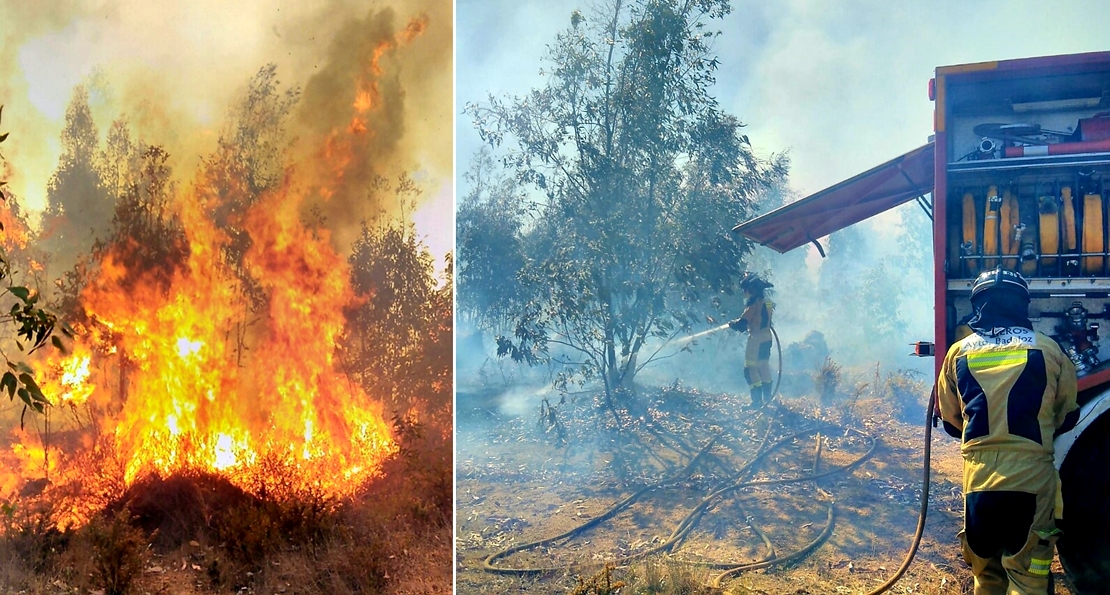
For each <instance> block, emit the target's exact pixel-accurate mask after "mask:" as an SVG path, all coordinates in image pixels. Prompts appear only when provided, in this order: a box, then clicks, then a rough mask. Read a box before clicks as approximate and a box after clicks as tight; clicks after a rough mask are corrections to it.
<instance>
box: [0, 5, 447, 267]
mask: <svg viewBox="0 0 1110 595" xmlns="http://www.w3.org/2000/svg"><path fill="white" fill-rule="evenodd" d="M452 20H453V17H452V8H451V5H450V3H444V2H433V1H425V2H403V3H402V2H397V3H388V2H386V3H376V4H374V5H373V6H370V7H367V5H366V4H365V3H362V2H356V1H353V0H352V1H348V0H331V1H322V2H309V3H293V4H290V3H284V2H277V1H255V2H246V3H232V4H228V3H223V2H215V1H210V2H209V1H206V2H189V3H158V4H151V3H146V2H140V1H131V0H118V1H109V2H44V3H24V2H12V1H5V2H0V72H2V73H5V74H4V76H3V79H4V80H3V83H2V84H0V103H2V104H4V105H5V109H4V116H5V118H4V128H5V131H7V132H10V133H11V140H10V141H9V142H8V143H6V145H5V157H6V158H7V161H8V162H9V164H10V166H11V168H12V173H11V176H9V182H10V188H11V190H12V192H13V193H14V194H15V195H16V196H18V197H20V199H21V200H22V201H24V202H25V203H26V205H27V208H28V210H30V211H31V212H32V213H35V212H37V211H41V210H42V209H44V208H45V206H46V180H48V179H49V178H50V176H51V175H52V173H53V172H54V171H55V169H56V167H57V165H58V160H59V157H61V156H62V154H63V152H64V149H63V147H62V146H61V145H60V144H59V132H60V130H61V129H62V127H63V124H64V120H65V112H66V109H67V106H68V105H69V104H70V102H71V99H72V97H73V95H74V92H75V89H76V88H78V87H79V86H84V87H85V88H86V90H87V92H88V94H89V102H88V103H89V109H90V113H91V116H92V118H93V120H94V122H95V124H96V128H97V130H98V132H99V135H100V137H101V138H103V137H104V136H105V134H106V132H107V131H108V130H109V128H110V124H111V123H112V122H113V121H115V120H116V119H118V118H121V117H122V118H125V119H126V120H127V122H128V125H129V127H130V130H131V133H132V134H133V135H134V136H135V137H136V138H138V139H141V140H142V141H143V142H144V143H146V144H150V145H161V146H163V147H165V148H166V149H167V151H168V153H169V155H170V161H169V164H170V166H171V167H172V168H173V169H174V171H176V172H192V171H195V169H196V166H197V165H198V164H199V161H200V159H201V156H203V155H207V154H210V153H211V152H212V151H213V149H214V148H215V144H216V141H217V139H218V138H219V137H220V135H221V133H223V132H225V131H224V130H223V129H222V126H223V125H224V123H225V122H226V120H227V116H228V113H229V110H230V109H231V106H232V105H233V103H234V102H235V101H236V98H238V97H240V96H242V94H243V93H244V92H245V90H246V88H247V84H248V81H249V80H250V79H251V77H252V76H253V75H254V74H255V73H256V72H258V70H259V69H260V68H262V67H264V66H265V65H267V64H274V65H276V70H277V78H278V80H279V82H280V84H281V85H282V88H284V89H289V88H299V89H301V90H302V91H303V93H302V101H301V103H300V104H299V105H298V107H297V109H296V111H295V112H294V113H293V117H292V118H291V120H290V122H289V128H288V133H289V134H288V139H286V140H287V141H290V142H293V143H294V144H293V151H294V154H296V151H297V150H300V151H302V152H311V151H316V150H318V149H317V148H316V147H319V146H321V144H324V145H326V144H327V143H328V141H329V135H335V136H339V135H340V134H342V133H343V132H345V131H346V130H347V129H349V128H350V127H351V124H352V115H351V114H352V106H353V105H355V104H356V102H357V101H358V97H357V93H358V92H359V91H362V90H369V89H373V90H374V91H375V92H376V93H377V96H376V98H375V99H376V101H377V102H378V103H377V104H375V105H373V106H372V107H373V108H374V109H376V110H378V111H379V112H380V113H383V114H386V115H387V116H388V117H384V118H383V117H376V118H373V119H369V118H368V119H367V120H366V125H367V129H366V130H365V133H364V134H361V135H359V136H358V138H357V139H354V140H350V141H349V144H350V146H349V147H344V148H346V149H349V150H350V152H351V154H352V157H351V161H350V162H349V164H347V166H346V167H345V168H343V170H342V171H334V170H333V171H328V172H299V173H301V174H309V176H314V177H315V178H316V179H327V180H328V181H329V184H331V185H332V186H334V189H333V190H332V192H333V193H332V194H331V195H330V196H317V198H316V200H314V201H310V202H309V203H308V204H306V209H310V208H312V206H313V204H315V205H316V206H317V207H318V208H319V209H320V211H321V212H322V214H323V215H324V216H325V217H326V221H327V223H328V225H330V226H331V227H332V230H333V232H334V233H333V238H334V239H335V241H336V243H337V245H346V244H349V242H350V241H351V240H353V239H354V237H355V236H356V234H357V231H358V223H359V222H360V221H361V220H363V219H368V218H374V217H376V216H377V215H379V214H380V213H382V212H385V213H386V214H388V215H393V216H395V215H397V214H398V212H399V205H398V204H397V201H396V200H392V199H391V200H385V201H381V200H377V198H378V197H375V196H368V194H367V193H366V192H365V190H364V188H365V183H366V181H367V178H368V176H371V175H377V176H382V177H383V178H386V179H390V180H396V179H397V178H398V176H400V175H401V174H402V173H408V174H410V175H411V176H412V177H413V178H414V179H415V180H416V182H417V185H418V187H419V189H420V192H419V193H417V194H414V196H413V199H414V200H415V201H416V202H415V204H414V205H410V210H412V209H414V208H419V207H420V206H421V204H422V203H423V202H426V201H428V200H429V199H431V198H433V197H435V196H437V195H439V194H442V192H443V189H444V188H450V186H451V184H452V180H451V176H452V146H451V143H450V142H448V141H447V140H445V139H448V138H449V134H450V133H449V131H450V130H451V122H452V115H451V97H452V95H451V93H452V91H451V89H452V75H451V72H452V66H451V64H452V59H451V45H452V41H451V39H452V33H453V31H452V29H453V25H452ZM360 81H361V82H360ZM360 85H361V87H360ZM364 107H365V106H364ZM340 108H342V109H340ZM347 136H349V137H351V136H353V135H347ZM331 142H332V143H335V142H336V141H335V140H334V139H333V140H332V141H331ZM305 156H306V155H303V154H302V155H299V157H305ZM187 175H188V174H185V176H187ZM186 179H187V177H186ZM337 179H338V180H342V182H343V183H339V184H336V182H337ZM448 217H449V214H448V213H447V212H444V213H442V214H441V216H439V217H437V218H432V219H430V221H432V223H433V225H431V226H429V228H427V229H421V230H418V231H419V232H420V233H423V234H425V235H427V234H433V235H437V236H438V235H449V229H450V219H449V218H448ZM425 220H429V219H428V218H425Z"/></svg>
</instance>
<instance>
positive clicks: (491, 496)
mask: <svg viewBox="0 0 1110 595" xmlns="http://www.w3.org/2000/svg"><path fill="white" fill-rule="evenodd" d="M664 392H666V391H664ZM496 399H497V397H496V395H493V394H492V393H487V394H475V393H470V394H465V393H464V394H460V398H459V409H458V411H459V422H458V426H457V433H456V441H457V442H456V444H457V456H456V465H457V491H456V506H457V513H456V522H457V527H456V529H457V534H456V565H457V567H456V571H457V578H456V592H457V593H461V594H467V593H517V592H522V591H526V592H529V593H552V594H555V593H569V592H571V591H572V590H573V589H574V588H575V587H576V585H578V584H579V579H586V578H589V577H590V576H593V575H595V574H597V573H598V572H599V571H600V570H602V569H603V565H604V564H605V563H606V562H607V561H612V560H615V559H620V558H622V557H626V556H635V555H637V554H642V553H645V552H647V551H650V550H651V549H652V548H653V547H655V546H659V545H660V544H662V543H664V542H666V541H667V539H668V537H670V536H671V534H672V532H673V531H674V530H675V528H676V527H678V526H680V523H681V522H682V520H683V519H684V518H686V517H687V515H689V514H690V512H691V511H692V510H694V509H696V507H697V505H698V504H699V503H701V502H702V501H703V500H705V499H706V497H707V495H709V494H712V493H713V492H714V491H715V490H717V489H719V488H720V487H721V486H724V485H729V484H730V482H731V481H732V480H733V479H734V476H735V474H736V472H737V471H738V470H741V469H743V467H744V465H745V464H746V463H748V462H750V461H751V460H752V459H753V458H755V457H756V456H757V454H758V453H759V452H760V450H759V449H760V446H761V445H762V444H764V438H763V437H764V436H770V438H769V439H768V441H774V440H777V439H778V438H780V437H782V436H787V435H790V434H791V433H792V432H798V433H799V434H798V436H797V437H795V438H792V439H790V440H786V441H785V442H783V443H782V444H781V445H780V446H779V447H778V448H776V449H775V450H774V451H773V452H770V453H768V454H766V455H765V456H763V457H761V458H760V459H759V460H758V461H757V463H756V465H755V467H754V468H753V470H752V472H751V474H749V475H748V476H746V480H748V481H753V480H754V481H757V482H783V483H777V484H774V485H760V486H749V487H744V488H742V489H738V490H735V491H733V492H729V493H728V494H723V495H721V496H719V497H717V498H715V499H713V502H712V503H710V505H709V506H708V508H707V509H706V510H705V513H704V514H703V515H702V516H701V517H700V518H699V519H698V522H697V524H696V525H695V526H694V528H693V529H692V530H690V531H689V532H688V533H687V534H685V537H684V538H683V539H682V540H681V541H679V542H678V543H677V545H676V546H675V547H674V548H673V551H672V552H671V553H670V554H669V555H668V554H666V553H655V554H652V555H648V556H645V557H644V558H643V559H640V560H636V561H633V562H631V563H628V564H627V565H624V564H622V565H621V566H620V567H618V568H615V569H613V570H612V572H611V573H610V579H611V580H614V581H615V580H622V581H625V582H627V583H629V584H631V585H632V586H633V587H634V589H635V592H638V593H677V592H699V590H700V589H701V587H702V586H703V585H706V584H709V583H711V582H712V580H713V577H714V576H715V575H718V574H720V572H721V571H720V570H713V569H711V568H707V567H706V566H705V564H706V563H710V562H718V563H726V562H728V563H733V564H745V563H750V562H755V561H758V560H761V559H764V558H765V557H767V555H768V553H769V552H768V548H767V546H766V544H765V542H764V540H763V539H762V537H761V535H760V533H762V534H763V535H765V536H766V538H767V540H768V541H769V542H770V543H771V545H772V546H773V548H774V554H775V555H778V556H785V555H787V554H789V553H790V552H793V551H797V550H799V549H801V548H803V547H804V546H805V545H806V544H808V543H810V542H812V541H813V540H814V539H816V538H818V537H819V536H820V535H821V533H822V530H823V528H824V527H825V525H826V520H827V518H828V511H829V508H830V506H831V507H832V510H833V513H834V522H833V526H832V531H831V534H830V535H829V536H828V537H827V539H825V540H824V541H823V542H822V543H821V544H820V546H819V547H817V548H816V550H815V551H813V552H812V553H811V554H809V555H808V556H806V557H804V558H802V559H801V560H800V561H797V562H795V563H792V564H785V565H775V566H771V567H769V568H764V569H757V570H751V571H747V572H743V573H740V574H738V575H736V576H733V577H730V578H727V579H725V580H723V581H722V582H721V586H722V587H723V588H724V590H725V592H731V593H776V594H777V593H790V594H798V595H800V594H809V593H812V594H819V593H821V594H823V593H845V594H849V593H851V594H855V593H867V592H869V591H871V590H872V589H874V588H876V587H877V586H879V585H881V584H882V583H883V582H884V581H886V580H887V578H889V577H890V576H891V575H892V574H893V573H894V572H895V571H896V569H897V568H898V566H899V565H900V564H901V562H902V560H903V558H904V556H905V555H906V552H907V549H908V547H909V545H910V541H911V538H912V536H913V533H914V530H915V528H916V524H917V516H918V510H919V507H920V488H921V463H922V441H923V436H924V429H923V428H922V427H920V426H919V425H911V424H907V423H903V422H900V421H896V420H894V419H892V418H891V417H889V416H887V417H885V418H884V417H882V415H881V414H879V415H877V416H874V417H870V418H868V417H857V416H854V415H852V414H851V411H850V408H840V409H836V408H827V409H823V408H820V407H818V406H817V405H815V404H813V403H807V402H806V401H803V400H796V401H788V402H786V404H785V405H784V406H782V407H781V408H779V409H769V410H768V411H766V412H765V414H764V415H753V414H751V413H748V412H744V411H743V410H742V409H741V407H740V403H737V402H735V399H734V398H733V397H730V396H728V395H705V394H699V393H697V392H696V391H691V392H688V393H681V391H679V392H675V391H672V392H670V393H667V394H651V395H648V396H647V397H644V396H641V399H642V400H645V401H647V403H648V404H647V405H646V406H645V407H644V410H643V411H638V412H631V413H632V415H630V416H629V417H628V419H627V420H625V422H624V423H625V424H626V425H625V426H624V427H623V428H622V427H621V422H617V421H615V420H612V419H607V417H606V415H608V414H607V413H605V412H601V414H600V415H594V412H595V411H596V410H595V409H594V407H595V404H594V403H593V401H592V399H589V398H583V399H579V400H578V401H576V402H568V403H566V404H563V405H561V406H559V407H558V410H557V411H556V414H557V416H558V418H559V419H560V420H561V426H562V427H561V428H555V429H554V430H552V429H551V426H550V425H548V426H544V425H543V424H537V421H538V417H539V416H538V414H536V413H533V414H532V415H530V416H529V415H524V416H513V415H506V414H502V413H499V412H498V411H497V410H496V408H495V407H494V405H495V404H496ZM637 414H639V415H637ZM630 428H631V430H630ZM644 428H646V430H644V431H641V429H644ZM557 431H559V432H562V433H563V434H564V435H566V437H567V444H566V445H565V446H556V445H554V444H552V441H551V440H550V438H551V437H552V435H553V434H555V433H556V432H557ZM719 432H724V433H723V434H721V436H720V437H719V438H718V439H717V441H716V442H715V443H714V444H713V445H712V446H711V447H710V448H709V449H708V450H707V451H706V454H705V455H703V456H702V457H701V458H700V459H699V461H698V463H697V464H695V465H693V466H692V467H691V469H690V473H689V475H688V476H686V477H684V478H683V479H682V480H681V481H677V482H674V483H672V484H668V485H667V486H666V487H665V488H660V489H656V490H649V491H647V492H646V493H645V494H643V495H642V496H641V497H639V498H638V499H637V500H636V501H635V502H634V503H633V504H631V505H630V506H628V508H627V509H625V510H622V511H620V512H619V513H617V514H615V515H614V516H613V517H612V518H610V519H608V520H606V521H605V522H603V523H601V524H600V525H598V526H597V527H593V528H590V529H588V530H586V531H583V532H582V533H580V534H577V535H574V536H573V537H571V538H569V539H567V540H562V541H559V542H555V543H552V544H547V545H544V546H542V547H538V548H534V549H530V550H528V551H522V552H519V553H515V554H513V555H511V556H507V557H505V558H503V559H499V560H497V561H496V565H497V566H499V567H506V568H527V567H538V568H554V570H551V571H548V572H544V573H539V574H524V575H511V574H510V575H505V574H494V573H491V572H487V571H486V570H484V569H482V561H483V559H484V558H485V557H486V556H488V555H489V554H491V553H494V552H497V551H500V550H503V549H504V548H507V547H510V546H514V545H519V544H522V543H526V542H531V541H534V540H538V539H543V538H547V537H551V536H554V535H558V534H560V533H562V532H564V531H567V530H570V529H572V528H574V527H576V526H579V525H581V524H582V523H584V522H585V521H586V520H588V519H590V518H593V517H596V516H598V515H600V514H601V513H603V512H604V511H605V510H607V509H608V508H609V507H610V506H612V505H613V504H614V503H616V502H619V501H621V500H622V499H624V498H626V497H628V496H629V495H631V494H635V493H637V491H638V490H640V489H641V488H643V487H644V486H647V485H653V484H656V483H659V482H660V480H662V479H663V478H666V477H669V476H672V475H673V474H674V473H675V472H676V471H677V470H681V469H683V468H685V466H686V465H688V464H689V462H690V460H691V459H692V458H693V457H694V455H695V454H696V453H697V452H698V450H699V449H700V448H701V447H702V446H703V445H705V444H706V443H707V441H708V440H710V439H711V438H712V437H713V436H714V435H716V434H717V433H719ZM941 434H942V435H939V436H938V435H936V434H934V438H933V440H934V443H933V461H932V473H933V477H932V481H931V495H930V510H929V517H928V521H927V523H926V525H925V534H924V537H923V539H922V543H921V547H920V549H919V551H918V554H917V556H916V558H915V560H914V562H913V564H912V566H911V567H910V569H909V572H908V573H907V575H906V576H905V577H904V578H903V579H902V580H901V581H900V582H899V583H897V584H896V585H895V586H894V587H893V588H892V589H891V591H890V592H891V593H922V594H941V593H957V594H958V593H962V592H964V589H965V587H966V586H967V584H968V582H969V578H970V575H969V572H968V570H967V568H966V565H965V564H964V562H963V560H962V558H961V556H960V553H959V548H958V546H957V545H956V544H957V542H956V538H955V535H956V532H957V531H958V530H959V527H960V524H961V514H962V498H961V493H960V488H959V481H960V476H961V463H960V457H959V452H958V445H957V444H956V442H955V441H952V440H950V439H949V438H948V437H947V436H946V435H943V433H941ZM818 436H820V438H818ZM871 438H876V439H877V444H876V445H875V448H874V450H873V452H871V454H870V456H869V457H868V458H866V459H865V460H864V461H863V463H862V464H860V465H859V466H858V467H856V468H855V469H853V470H852V471H850V472H847V471H845V472H840V473H834V474H833V475H831V476H828V477H826V478H824V479H822V480H820V481H819V482H814V481H789V482H788V481H787V480H788V479H789V478H797V477H808V476H811V475H812V474H813V465H814V461H815V460H816V461H818V469H819V472H826V471H829V470H835V469H836V468H837V467H838V466H842V465H846V464H848V463H850V462H851V461H853V460H856V459H858V458H859V457H860V456H862V455H864V454H865V453H866V451H867V449H868V448H869V447H870V442H869V440H870V439H871ZM819 443H820V445H821V446H820V449H821V452H820V455H819V456H818V446H817V445H818V444H819ZM1054 570H1055V573H1056V574H1057V577H1056V579H1057V590H1056V592H1057V593H1059V594H1063V595H1068V594H1070V591H1069V590H1068V589H1067V586H1066V583H1065V582H1064V581H1063V580H1062V579H1063V577H1062V575H1061V574H1060V572H1061V571H1060V568H1059V564H1058V562H1057V563H1056V565H1055V568H1054ZM682 585H685V587H683V586H682ZM684 589H685V591H684ZM590 592H594V591H590ZM701 592H710V591H709V590H701Z"/></svg>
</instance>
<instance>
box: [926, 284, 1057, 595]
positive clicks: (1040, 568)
mask: <svg viewBox="0 0 1110 595" xmlns="http://www.w3.org/2000/svg"><path fill="white" fill-rule="evenodd" d="M971 304H972V309H973V313H972V316H971V318H970V319H969V320H968V321H967V324H968V326H969V327H970V329H971V334H970V335H968V336H967V337H965V338H963V339H960V340H958V341H956V342H955V343H954V344H953V345H952V347H951V348H950V349H949V350H948V354H947V355H946V356H945V358H944V363H943V364H942V365H941V369H940V376H939V377H938V378H937V385H936V391H937V406H938V408H939V413H940V417H941V419H942V420H943V422H944V429H945V431H946V432H948V433H949V434H950V435H952V436H953V437H956V438H961V440H962V443H961V445H960V453H961V454H962V455H963V459H964V477H963V490H964V527H963V530H962V531H960V533H959V537H960V542H961V544H962V546H963V554H964V559H965V560H967V562H968V564H970V565H971V571H972V574H973V575H974V577H975V595H994V594H998V595H1007V594H1027V595H1032V594H1045V593H1047V592H1048V588H1049V579H1050V572H1049V566H1050V565H1051V564H1052V556H1053V550H1054V547H1055V543H1056V540H1057V538H1058V537H1059V536H1060V534H1061V531H1060V530H1059V528H1058V527H1057V520H1058V519H1060V518H1062V517H1063V502H1062V500H1061V498H1060V487H1059V486H1060V478H1059V475H1058V474H1057V473H1056V468H1055V467H1054V466H1053V444H1052V440H1053V437H1054V436H1055V435H1057V434H1059V433H1061V432H1063V431H1066V430H1067V429H1070V427H1071V426H1074V425H1075V420H1076V419H1077V418H1078V411H1077V405H1076V401H1075V398H1076V373H1075V366H1074V364H1072V362H1071V360H1070V359H1068V357H1067V356H1066V355H1064V353H1063V351H1062V350H1061V349H1060V346H1059V345H1058V344H1057V343H1056V341H1054V340H1053V339H1052V338H1051V337H1049V336H1048V335H1045V334H1043V333H1040V332H1037V331H1034V330H1033V325H1032V323H1031V322H1030V321H1029V284H1028V283H1027V282H1026V281H1025V279H1024V278H1023V277H1022V276H1021V275H1020V274H1018V273H1016V272H1014V271H1009V270H1006V269H1003V268H997V269H995V270H992V271H985V272H983V273H982V274H981V275H979V277H978V278H977V279H976V280H975V283H974V285H973V286H972V289H971ZM1073 412H1075V413H1073ZM1069 414H1070V415H1069Z"/></svg>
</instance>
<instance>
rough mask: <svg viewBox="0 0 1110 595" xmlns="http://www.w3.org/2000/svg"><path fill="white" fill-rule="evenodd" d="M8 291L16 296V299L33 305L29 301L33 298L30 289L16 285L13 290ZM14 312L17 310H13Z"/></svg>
mask: <svg viewBox="0 0 1110 595" xmlns="http://www.w3.org/2000/svg"><path fill="white" fill-rule="evenodd" d="M8 291H10V292H12V295H14V296H15V297H17V298H19V299H21V300H23V302H24V303H27V304H29V303H31V302H30V301H29V300H30V298H31V290H30V289H27V288H26V287H23V286H21V285H15V286H12V287H11V288H9V289H8ZM12 312H15V310H14V309H13V310H12Z"/></svg>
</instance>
